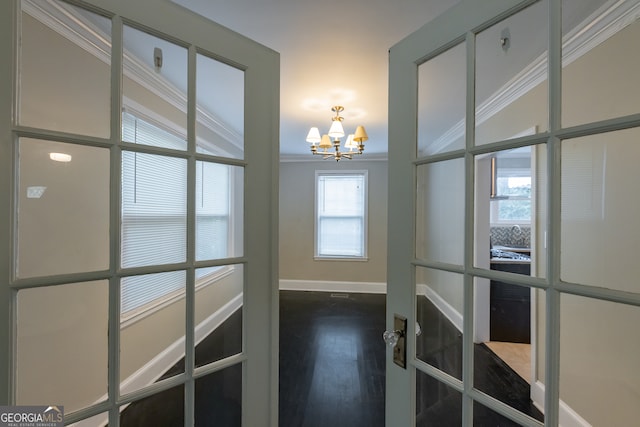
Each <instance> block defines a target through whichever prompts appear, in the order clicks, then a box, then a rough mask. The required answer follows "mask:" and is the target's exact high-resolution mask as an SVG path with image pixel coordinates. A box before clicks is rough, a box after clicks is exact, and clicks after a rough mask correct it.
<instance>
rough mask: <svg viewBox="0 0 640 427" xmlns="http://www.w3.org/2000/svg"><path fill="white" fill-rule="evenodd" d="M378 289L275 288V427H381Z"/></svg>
mask: <svg viewBox="0 0 640 427" xmlns="http://www.w3.org/2000/svg"><path fill="white" fill-rule="evenodd" d="M384 329H385V295H372V294H331V293H324V292H296V291H282V292H280V427H327V426H329V427H342V426H344V427H347V426H348V427H376V426H384V392H385V377H384V376H385V354H386V353H385V344H384V341H383V340H382V332H383V331H384Z"/></svg>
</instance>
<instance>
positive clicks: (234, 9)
mask: <svg viewBox="0 0 640 427" xmlns="http://www.w3.org/2000/svg"><path fill="white" fill-rule="evenodd" d="M172 1H173V2H174V3H176V4H179V5H181V6H184V7H186V8H188V9H190V10H192V11H194V12H196V13H198V14H200V15H203V16H205V17H207V18H209V19H211V20H212V21H215V22H217V23H219V24H221V25H224V26H225V27H227V28H230V29H232V30H234V31H237V32H238V33H241V34H243V35H245V36H247V37H249V38H251V39H253V40H255V41H257V42H259V43H261V44H263V45H265V46H267V47H269V48H272V49H273V50H275V51H277V52H279V53H280V65H281V71H280V73H281V82H280V152H281V154H282V155H283V156H291V155H305V156H307V155H309V156H310V154H308V153H309V144H308V143H306V142H305V137H306V134H307V132H308V130H309V128H310V127H311V126H318V127H319V128H320V131H321V132H323V131H324V132H327V131H328V128H329V125H330V123H331V116H332V115H333V113H332V112H331V107H332V106H333V105H343V106H344V107H345V111H344V113H343V114H342V115H343V117H344V118H345V120H344V122H343V124H344V127H345V131H347V132H349V131H350V132H353V131H354V130H355V127H356V125H358V124H362V125H364V126H365V127H366V129H367V132H368V134H369V141H367V144H366V148H365V152H366V153H378V154H381V153H386V151H387V87H388V81H387V76H388V50H389V48H390V47H391V46H393V45H394V44H395V43H397V42H398V41H400V40H401V39H402V38H404V37H405V36H407V35H409V34H411V33H412V32H413V31H415V30H417V29H418V28H420V27H421V26H422V25H424V24H425V23H427V22H428V21H430V20H432V19H433V18H435V17H436V16H438V15H439V14H441V13H442V12H444V11H445V10H447V9H449V8H450V7H452V6H454V5H455V4H457V3H459V1H460V0H394V1H389V0H342V1H340V0H324V1H318V0H233V1H229V0H172Z"/></svg>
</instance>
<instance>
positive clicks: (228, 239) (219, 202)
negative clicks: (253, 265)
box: [196, 161, 244, 261]
mask: <svg viewBox="0 0 640 427" xmlns="http://www.w3.org/2000/svg"><path fill="white" fill-rule="evenodd" d="M243 218H244V169H243V168H242V167H239V166H229V165H223V164H219V163H209V162H201V161H198V162H197V163H196V260H198V261H202V260H210V259H219V258H229V257H237V256H242V254H243V227H242V221H243Z"/></svg>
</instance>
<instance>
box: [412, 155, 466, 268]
mask: <svg viewBox="0 0 640 427" xmlns="http://www.w3.org/2000/svg"><path fill="white" fill-rule="evenodd" d="M464 176H465V175H464V159H454V160H447V161H443V162H438V163H429V164H424V165H420V166H418V171H417V192H418V194H417V203H416V209H417V212H416V256H417V257H418V258H422V259H429V260H434V261H441V262H446V263H450V264H459V265H461V264H462V262H463V259H464V250H463V248H464V206H465V205H464ZM443 200H446V203H443Z"/></svg>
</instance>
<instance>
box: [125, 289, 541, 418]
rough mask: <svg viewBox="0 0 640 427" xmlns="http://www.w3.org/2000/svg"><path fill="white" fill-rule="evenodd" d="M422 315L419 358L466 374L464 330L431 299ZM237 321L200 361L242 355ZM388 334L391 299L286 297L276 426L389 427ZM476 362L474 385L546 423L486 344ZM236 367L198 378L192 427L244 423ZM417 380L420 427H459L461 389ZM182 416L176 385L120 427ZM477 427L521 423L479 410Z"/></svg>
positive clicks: (211, 341) (199, 354) (133, 408)
mask: <svg viewBox="0 0 640 427" xmlns="http://www.w3.org/2000/svg"><path fill="white" fill-rule="evenodd" d="M425 300H426V298H425ZM419 314H420V319H419V321H420V322H421V325H422V330H423V332H422V334H423V336H422V338H423V339H425V340H426V342H428V343H429V345H428V348H429V349H430V351H428V352H425V353H424V354H422V355H421V357H422V358H423V360H425V361H427V362H429V363H438V364H439V365H438V366H439V367H441V369H443V370H445V371H446V372H449V373H450V374H452V375H454V376H458V375H460V374H461V363H460V362H461V355H462V344H461V337H460V335H459V333H458V331H457V330H456V329H455V327H454V326H453V325H451V324H450V322H449V321H448V320H447V319H446V318H445V317H444V316H442V315H441V314H440V312H439V311H438V310H437V309H436V308H435V307H433V305H432V304H430V303H428V301H426V302H425V301H421V309H420V310H419ZM241 325H242V318H241V312H240V311H238V312H236V313H235V314H234V315H232V316H231V317H230V318H229V319H228V320H227V321H226V322H225V324H224V325H223V326H221V327H220V328H218V329H217V330H216V331H214V332H213V333H212V334H210V335H209V336H208V337H207V338H206V339H205V340H204V341H203V342H202V343H200V344H199V345H198V348H196V364H197V365H198V366H200V365H202V364H204V363H207V362H209V361H211V360H217V359H219V358H221V357H225V356H226V355H229V354H234V353H236V352H237V351H239V348H240V347H239V346H240V345H241V338H240V337H241V335H240V334H241V328H242V326H241ZM384 329H385V295H372V294H331V293H325V292H297V291H282V292H281V293H280V395H279V398H280V399H279V400H280V407H279V418H280V427H383V426H384V395H385V356H386V349H385V344H384V342H383V341H382V332H383V331H384ZM430 357H431V358H434V357H435V358H438V360H437V361H435V359H429V358H430ZM474 362H475V370H476V384H475V386H476V387H478V388H479V389H481V390H482V391H484V392H485V393H487V394H490V395H491V396H494V397H496V398H499V399H500V400H501V401H503V402H505V403H507V404H510V405H511V406H513V407H515V408H517V409H519V410H521V411H523V412H525V413H527V414H530V415H532V416H533V417H535V418H537V419H542V414H540V413H539V412H537V410H536V409H535V407H533V405H532V404H531V401H530V400H529V388H528V384H527V383H526V381H524V380H522V378H520V377H519V376H518V375H517V374H516V373H515V372H514V371H513V370H512V369H511V368H509V366H508V365H507V364H506V363H504V362H503V361H502V360H500V359H499V358H498V357H497V356H496V355H495V354H494V353H493V352H491V351H490V350H489V349H488V348H487V347H486V346H484V345H479V346H476V348H475V357H474ZM239 367H240V365H237V367H232V368H228V369H226V370H224V371H222V372H217V373H214V374H212V375H208V376H206V377H204V378H201V379H199V380H197V381H196V412H195V417H196V426H216V427H232V426H233V427H235V426H240V412H241V406H240V402H241V388H240V387H239V385H240V384H242V377H241V375H242V370H241V369H239ZM181 372H184V368H183V365H182V362H179V363H178V364H176V366H174V367H173V368H172V369H171V370H169V371H168V372H167V374H166V376H171V375H175V374H176V373H181ZM417 383H418V386H417V390H416V392H417V396H418V402H417V407H418V414H417V426H438V427H449V426H452V427H453V426H459V425H460V423H461V406H462V405H461V395H460V393H458V392H456V391H455V390H450V389H448V388H447V387H446V386H444V385H443V384H442V383H439V382H438V381H436V380H434V379H433V378H431V377H428V376H427V375H424V374H422V375H421V374H418V378H417ZM183 419H184V391H183V389H182V387H176V388H173V389H170V390H167V391H165V392H163V393H161V394H160V395H153V396H151V397H149V398H146V399H143V400H141V401H138V402H134V403H132V404H131V405H130V406H129V407H127V409H125V410H124V411H123V413H122V416H121V425H122V426H124V427H127V426H136V427H146V426H149V427H158V426H163V427H164V426H175V427H180V426H182V425H183V421H182V420H183ZM476 425H477V426H486V427H495V426H516V425H517V424H515V423H513V422H511V421H510V420H508V419H505V418H504V417H502V416H500V415H498V414H496V413H494V412H492V411H490V410H488V409H487V408H484V407H482V406H480V405H476V406H475V407H474V426H476ZM390 427H395V426H390Z"/></svg>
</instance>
